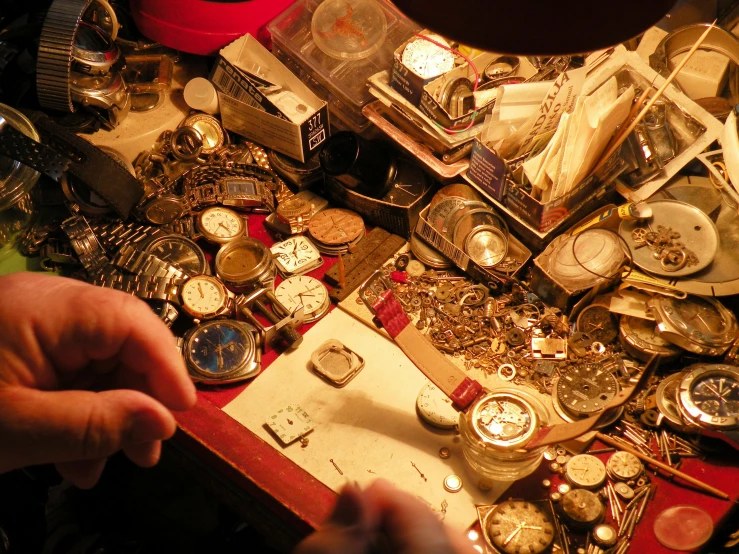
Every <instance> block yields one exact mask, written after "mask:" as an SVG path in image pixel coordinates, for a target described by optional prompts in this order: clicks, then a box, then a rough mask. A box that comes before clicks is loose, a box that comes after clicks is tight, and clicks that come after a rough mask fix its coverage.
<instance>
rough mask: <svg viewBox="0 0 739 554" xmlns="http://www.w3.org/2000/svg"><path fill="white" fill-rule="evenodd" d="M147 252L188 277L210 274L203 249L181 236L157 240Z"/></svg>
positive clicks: (150, 244) (149, 246) (148, 247)
mask: <svg viewBox="0 0 739 554" xmlns="http://www.w3.org/2000/svg"><path fill="white" fill-rule="evenodd" d="M146 252H147V253H149V254H154V255H155V256H156V257H157V258H160V259H162V260H164V261H165V262H168V263H170V264H172V265H174V266H176V267H179V268H180V269H182V270H183V271H184V272H185V273H187V274H188V275H199V274H202V273H208V272H209V267H208V260H207V259H206V257H205V254H204V253H203V251H202V250H201V248H200V247H199V246H198V245H197V244H195V242H193V241H191V240H190V239H187V238H185V237H182V236H180V235H169V236H166V237H161V238H159V239H155V240H154V241H152V242H151V243H149V245H148V246H147V247H146Z"/></svg>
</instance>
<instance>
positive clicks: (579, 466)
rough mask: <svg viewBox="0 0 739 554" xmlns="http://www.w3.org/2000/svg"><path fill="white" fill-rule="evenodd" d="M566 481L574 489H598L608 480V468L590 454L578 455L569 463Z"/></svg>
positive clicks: (566, 470) (566, 468)
mask: <svg viewBox="0 0 739 554" xmlns="http://www.w3.org/2000/svg"><path fill="white" fill-rule="evenodd" d="M565 479H566V480H567V482H568V483H569V484H570V485H572V486H573V487H579V488H582V489H597V488H598V487H600V486H601V485H602V484H603V483H604V482H605V480H606V466H605V465H603V462H601V461H600V460H599V459H598V458H596V457H595V456H592V455H590V454H578V455H577V456H573V457H572V458H570V459H569V460H568V461H567V465H566V466H565Z"/></svg>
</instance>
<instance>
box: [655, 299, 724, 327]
mask: <svg viewBox="0 0 739 554" xmlns="http://www.w3.org/2000/svg"><path fill="white" fill-rule="evenodd" d="M669 305H670V306H671V307H672V309H673V310H674V311H675V313H676V314H677V316H678V321H683V322H685V324H686V325H687V326H688V330H690V331H692V330H697V331H699V332H701V333H703V334H717V333H723V332H724V331H726V323H727V322H726V321H724V318H723V317H722V316H721V314H720V313H719V312H718V310H717V309H716V307H715V306H714V305H713V304H711V303H710V302H709V301H708V300H706V299H704V298H700V297H698V296H693V297H690V298H687V299H685V300H679V301H671V302H670V304H669Z"/></svg>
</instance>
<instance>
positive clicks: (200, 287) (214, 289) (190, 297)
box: [182, 275, 226, 317]
mask: <svg viewBox="0 0 739 554" xmlns="http://www.w3.org/2000/svg"><path fill="white" fill-rule="evenodd" d="M225 302H226V290H225V289H224V288H223V286H221V285H220V283H218V281H216V280H215V279H214V278H213V277H209V276H207V275H201V276H195V277H193V278H191V279H189V280H188V281H185V284H184V285H182V307H183V308H185V310H187V312H188V313H189V314H190V315H192V316H194V317H205V316H208V315H213V314H215V313H216V312H218V310H220V309H221V307H223V305H224V304H225Z"/></svg>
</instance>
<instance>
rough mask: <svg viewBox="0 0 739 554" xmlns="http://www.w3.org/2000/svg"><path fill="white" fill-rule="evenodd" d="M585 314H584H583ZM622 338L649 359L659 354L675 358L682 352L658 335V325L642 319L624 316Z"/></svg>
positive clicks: (620, 329)
mask: <svg viewBox="0 0 739 554" xmlns="http://www.w3.org/2000/svg"><path fill="white" fill-rule="evenodd" d="M583 313H584V312H583ZM619 332H620V333H621V336H622V338H623V339H624V340H625V341H626V342H627V344H629V345H631V346H632V347H633V348H636V349H637V350H638V351H640V352H641V353H643V354H644V355H645V357H647V358H649V357H650V356H651V355H652V354H654V353H657V354H659V355H660V356H675V355H678V354H680V352H682V350H680V348H678V347H677V346H675V345H674V344H672V343H670V342H668V341H666V340H665V339H663V338H662V337H661V336H659V334H658V333H657V324H656V323H655V322H654V321H650V320H648V319H642V318H640V317H633V316H623V317H621V323H620V325H619Z"/></svg>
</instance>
